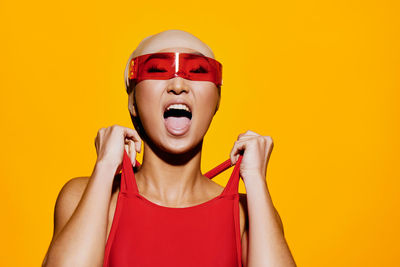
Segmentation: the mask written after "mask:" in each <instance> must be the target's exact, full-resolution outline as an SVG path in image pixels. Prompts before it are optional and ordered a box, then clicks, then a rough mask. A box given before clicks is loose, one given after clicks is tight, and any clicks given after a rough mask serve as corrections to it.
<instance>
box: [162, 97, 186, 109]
mask: <svg viewBox="0 0 400 267" xmlns="http://www.w3.org/2000/svg"><path fill="white" fill-rule="evenodd" d="M172 104H185V105H186V106H188V108H189V110H190V112H191V113H193V111H192V105H191V104H190V103H189V102H188V101H186V100H185V99H181V98H177V99H171V100H169V101H168V102H167V103H165V105H164V109H163V112H165V111H166V110H167V107H168V106H170V105H172Z"/></svg>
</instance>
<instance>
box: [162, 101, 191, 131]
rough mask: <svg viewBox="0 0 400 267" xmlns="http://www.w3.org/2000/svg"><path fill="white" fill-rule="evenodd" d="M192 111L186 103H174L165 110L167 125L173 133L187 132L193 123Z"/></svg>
mask: <svg viewBox="0 0 400 267" xmlns="http://www.w3.org/2000/svg"><path fill="white" fill-rule="evenodd" d="M191 120H192V112H191V111H190V109H189V107H188V106H187V105H185V104H172V105H170V106H168V107H167V108H166V109H165V111H164V122H165V126H166V128H167V130H168V132H170V133H171V134H173V135H182V134H185V133H186V132H187V131H188V130H189V128H190V124H191Z"/></svg>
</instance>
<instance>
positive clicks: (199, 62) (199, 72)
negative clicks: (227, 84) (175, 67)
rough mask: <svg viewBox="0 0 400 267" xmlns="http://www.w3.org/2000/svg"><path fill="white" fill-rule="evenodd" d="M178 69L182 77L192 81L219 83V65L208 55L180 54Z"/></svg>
mask: <svg viewBox="0 0 400 267" xmlns="http://www.w3.org/2000/svg"><path fill="white" fill-rule="evenodd" d="M179 63H180V64H179V70H180V72H182V75H183V76H184V78H186V79H189V80H194V81H210V82H213V83H215V84H216V85H220V83H221V81H220V76H221V75H220V73H221V66H220V65H219V63H218V62H217V61H216V60H214V59H212V58H209V57H204V56H200V55H194V54H183V53H182V54H180V60H179Z"/></svg>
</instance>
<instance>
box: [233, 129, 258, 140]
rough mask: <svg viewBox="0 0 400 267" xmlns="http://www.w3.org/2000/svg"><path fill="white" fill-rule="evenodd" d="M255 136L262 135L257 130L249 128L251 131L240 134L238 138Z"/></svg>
mask: <svg viewBox="0 0 400 267" xmlns="http://www.w3.org/2000/svg"><path fill="white" fill-rule="evenodd" d="M254 136H260V135H259V134H258V133H255V132H253V131H250V130H249V131H247V132H245V133H241V134H239V136H238V140H239V139H242V138H247V137H254Z"/></svg>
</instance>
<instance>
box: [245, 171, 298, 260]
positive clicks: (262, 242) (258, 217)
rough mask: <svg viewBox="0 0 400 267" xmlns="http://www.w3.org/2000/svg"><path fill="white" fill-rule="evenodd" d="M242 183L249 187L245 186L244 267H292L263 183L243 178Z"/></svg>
mask: <svg viewBox="0 0 400 267" xmlns="http://www.w3.org/2000/svg"><path fill="white" fill-rule="evenodd" d="M246 180H247V181H251V183H252V184H251V185H250V184H248V185H246V193H247V205H248V214H249V230H248V231H249V245H248V267H255V266H257V267H261V266H273V267H280V266H282V267H283V266H285V267H286V266H296V264H295V262H294V259H293V257H292V254H291V253H290V250H289V247H288V245H287V243H286V240H285V237H284V234H283V229H282V226H281V223H280V220H279V218H278V217H277V214H276V212H275V207H274V206H273V203H272V199H271V196H270V194H269V190H268V187H267V183H266V182H265V180H264V179H262V178H261V177H246ZM249 183H250V182H249Z"/></svg>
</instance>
